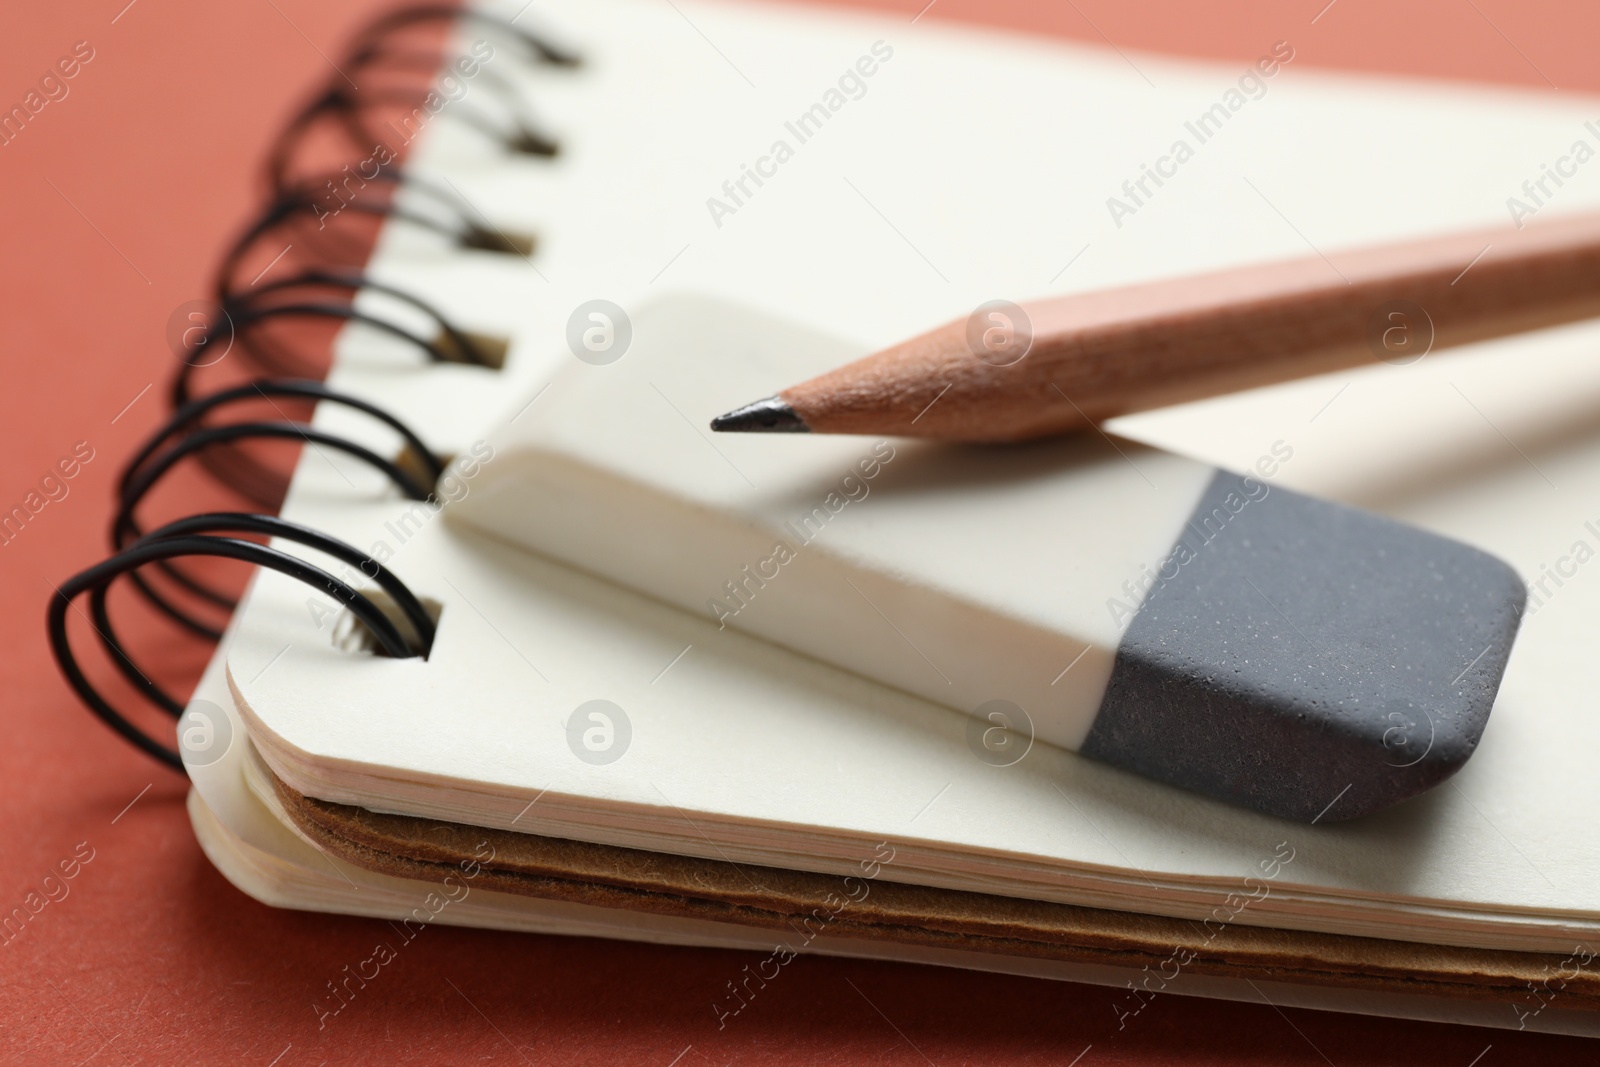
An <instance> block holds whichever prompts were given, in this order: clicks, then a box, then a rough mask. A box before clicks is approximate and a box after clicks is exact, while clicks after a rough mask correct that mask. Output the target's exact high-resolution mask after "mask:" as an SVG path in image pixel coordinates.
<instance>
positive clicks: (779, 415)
mask: <svg viewBox="0 0 1600 1067" xmlns="http://www.w3.org/2000/svg"><path fill="white" fill-rule="evenodd" d="M711 428H712V429H713V430H716V431H717V432H718V433H810V432H811V427H809V426H807V425H806V423H805V420H804V419H802V418H801V417H800V416H799V415H797V414H795V410H794V408H792V407H790V406H789V405H788V404H787V403H785V402H784V401H783V400H782V399H780V398H779V397H775V396H769V397H767V398H766V399H765V400H757V401H756V402H755V403H754V404H746V405H745V406H744V407H742V408H734V409H733V410H732V411H730V412H728V413H727V414H726V415H718V416H717V417H716V418H714V419H712V420H711Z"/></svg>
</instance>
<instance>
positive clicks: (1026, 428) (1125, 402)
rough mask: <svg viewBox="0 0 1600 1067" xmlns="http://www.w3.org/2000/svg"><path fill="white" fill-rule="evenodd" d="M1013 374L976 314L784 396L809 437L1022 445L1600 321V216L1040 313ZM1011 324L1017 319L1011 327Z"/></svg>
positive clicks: (1108, 296)
mask: <svg viewBox="0 0 1600 1067" xmlns="http://www.w3.org/2000/svg"><path fill="white" fill-rule="evenodd" d="M1021 310H1022V312H1023V313H1024V316H1025V318H1021V319H1020V320H1019V319H1018V317H1017V316H1015V315H1014V314H1013V313H1009V312H1005V311H1000V312H998V314H1000V315H1001V316H1002V318H999V319H995V320H994V322H995V324H996V326H997V328H1013V329H1016V330H1018V331H1021V330H1028V331H1029V332H1031V345H1030V346H1029V347H1028V348H1027V351H1026V355H1025V356H1023V357H1022V358H1020V359H1018V360H1016V362H1012V363H1009V365H997V364H1001V363H1005V362H1006V361H1005V359H1004V358H1003V357H1002V358H997V357H996V356H995V354H994V353H993V352H990V351H986V350H985V346H984V342H983V340H982V337H983V332H982V331H983V327H984V326H985V325H987V323H986V322H985V321H984V319H983V318H982V316H983V315H987V314H989V313H988V312H982V313H980V319H979V321H978V322H977V323H976V325H974V323H973V322H972V321H969V320H960V321H957V322H953V323H949V324H947V325H945V326H942V327H940V328H938V329H936V330H933V331H931V332H930V333H927V334H924V335H922V336H920V337H916V338H913V339H912V340H910V341H907V342H905V343H903V344H900V345H897V346H895V347H893V348H890V349H886V350H885V351H883V352H880V353H878V354H876V355H873V356H868V357H866V358H865V359H862V360H858V361H856V362H855V363H851V364H847V365H845V366H843V367H840V368H838V369H836V370H834V371H831V372H829V373H827V374H824V375H821V376H819V377H817V378H813V379H811V380H810V381H807V382H804V383H802V384H800V385H798V386H795V387H792V388H790V389H787V390H785V391H784V392H783V393H782V394H781V397H782V399H783V400H785V401H787V402H788V403H789V404H790V405H791V406H792V407H793V408H794V410H795V411H796V412H797V413H798V414H799V415H800V417H801V418H803V419H804V420H805V422H806V425H807V426H808V427H809V428H810V429H811V430H812V431H813V432H819V433H873V434H903V435H907V436H915V437H932V438H941V439H946V440H959V441H1014V440H1025V439H1028V438H1034V437H1042V436H1046V435H1049V434H1054V433H1061V432H1065V431H1070V430H1074V429H1079V428H1081V427H1083V426H1085V425H1086V424H1088V423H1090V422H1096V421H1099V420H1101V419H1105V418H1109V417H1111V416H1113V415H1119V414H1124V413H1127V412H1132V411H1141V410H1146V409H1149V408H1156V407H1164V406H1166V405H1169V404H1175V403H1181V402H1184V401H1189V400H1198V399H1201V398H1204V397H1209V396H1216V395H1219V394H1222V393H1228V392H1233V391H1235V390H1239V389H1246V388H1251V387H1255V386H1260V385H1266V384H1270V383H1273V382H1278V381H1285V380H1288V379H1292V378H1299V377H1306V376H1309V375H1313V374H1319V373H1323V372H1326V371H1331V370H1336V369H1340V368H1345V367H1354V366H1361V365H1365V364H1370V363H1374V362H1377V361H1379V360H1380V359H1381V360H1386V361H1388V362H1392V363H1405V362H1411V361H1414V360H1415V359H1417V358H1421V357H1422V356H1423V355H1425V354H1426V353H1427V352H1429V351H1431V350H1433V349H1438V348H1442V347H1445V346H1448V345H1456V344H1462V343H1465V342H1469V341H1477V340H1482V339H1485V338H1490V337H1496V336H1501V335H1505V334H1510V333H1516V332H1520V331H1523V330H1528V329H1534V328H1537V327H1541V326H1547V325H1554V324H1558V323H1564V322H1571V321H1575V320H1578V319H1582V318H1588V317H1591V316H1596V315H1600V215H1584V216H1577V217H1572V218H1566V219H1556V220H1551V221H1550V222H1547V223H1544V224H1542V225H1537V226H1535V225H1531V224H1530V225H1529V226H1528V227H1527V228H1526V229H1524V230H1522V231H1513V230H1506V229H1501V230H1495V231H1488V232H1482V233H1469V234H1457V235H1452V236H1449V237H1443V238H1437V239H1431V240H1426V241H1418V242H1413V243H1408V244H1402V245H1394V246H1388V247H1383V248H1371V249H1363V250H1359V251H1354V252H1345V253H1338V254H1331V255H1328V256H1326V257H1324V256H1321V255H1314V256H1310V257H1307V258H1305V259H1299V260H1293V261H1289V262H1282V263H1269V264H1262V265H1257V266H1251V267H1245V268H1240V269H1235V270H1229V271H1223V272H1218V273H1214V274H1207V275H1200V276H1195V277H1184V278H1176V279H1171V280H1167V281H1160V282H1153V283H1148V284H1144V285H1139V286H1132V287H1127V288H1121V289H1112V290H1104V291H1100V292H1091V293H1083V294H1076V295H1072V296H1066V297H1059V298H1055V299H1050V300H1041V301H1035V302H1032V303H1028V304H1024V305H1022V307H1021ZM1006 319H1012V320H1017V321H1010V322H1007V321H1006Z"/></svg>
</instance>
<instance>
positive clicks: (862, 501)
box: [446, 296, 1524, 821]
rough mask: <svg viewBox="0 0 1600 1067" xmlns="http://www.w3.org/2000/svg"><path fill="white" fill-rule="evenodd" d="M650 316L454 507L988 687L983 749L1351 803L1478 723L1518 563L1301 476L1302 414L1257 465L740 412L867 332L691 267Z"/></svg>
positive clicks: (856, 652) (931, 695)
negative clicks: (1042, 746)
mask: <svg viewBox="0 0 1600 1067" xmlns="http://www.w3.org/2000/svg"><path fill="white" fill-rule="evenodd" d="M632 325H633V329H632V342H631V347H630V348H629V349H628V351H627V353H626V354H625V356H624V357H623V358H621V359H620V360H618V361H615V362H612V363H609V364H605V365H594V364H591V363H589V362H587V361H584V360H582V359H578V358H574V359H572V360H571V362H570V364H569V365H568V366H567V367H566V368H565V369H563V370H561V371H560V372H558V373H557V375H556V377H555V378H554V379H553V380H552V381H551V382H550V383H549V385H548V388H547V390H544V389H541V391H540V392H539V393H538V394H537V396H538V402H537V403H536V404H532V405H529V404H519V405H518V406H517V407H516V409H515V410H517V411H518V412H519V414H517V415H516V416H514V417H513V418H512V419H511V420H509V421H508V422H507V423H506V424H504V425H503V426H501V427H499V428H498V429H496V430H495V431H494V432H493V433H491V435H490V436H489V444H490V446H491V447H492V449H493V454H494V459H493V461H492V462H489V463H485V464H484V465H483V469H482V470H481V471H480V472H479V473H478V475H477V476H476V477H475V478H474V481H473V489H472V492H471V494H470V495H469V496H468V497H466V498H465V499H463V500H461V501H460V502H459V503H458V504H455V505H452V507H451V508H450V509H448V511H447V512H446V515H447V516H448V518H449V520H450V521H452V522H455V523H460V524H466V525H470V526H474V527H477V528H478V529H480V530H483V531H487V532H488V533H490V534H492V535H494V536H495V537H497V538H500V539H502V540H505V541H509V542H512V543H515V544H519V545H522V546H524V547H527V548H530V549H532V550H534V551H536V552H539V553H541V554H543V555H546V556H551V557H554V558H556V559H559V560H562V561H564V562H566V563H568V564H571V565H573V566H576V567H579V568H581V569H583V570H586V571H589V572H590V573H594V574H599V575H601V576H603V577H605V578H608V579H610V580H611V581H614V582H616V583H618V584H620V585H623V586H626V587H628V588H631V589H635V590H638V591H640V592H643V593H645V594H647V595H649V596H651V597H654V598H656V599H658V600H661V601H665V602H667V603H669V604H674V605H677V606H678V607H681V608H683V609H684V610H686V611H690V612H694V613H697V614H699V615H701V616H702V617H704V618H707V619H708V620H711V621H713V622H714V623H716V626H717V628H718V629H730V628H731V629H738V630H742V631H744V632H745V633H748V634H753V635H756V636H759V637H762V638H765V639H767V640H769V641H772V642H774V643H775V644H778V645H781V646H783V647H785V648H788V649H792V650H794V651H796V652H799V653H802V654H804V655H807V656H812V657H815V658H817V659H820V660H822V661H824V662H827V663H831V664H833V665H835V666H838V667H842V668H844V669H846V670H849V671H853V672H855V673H857V674H860V675H863V676H865V677H868V678H870V679H873V680H875V681H877V682H880V683H883V684H885V685H889V686H893V687H895V688H898V689H901V690H905V691H908V692H911V693H914V694H916V695H918V696H921V697H924V698H926V699H928V700H930V701H933V702H935V703H938V704H941V705H944V706H945V707H948V708H954V709H956V710H958V711H961V712H964V713H966V714H969V715H972V716H974V717H975V718H976V720H978V721H977V722H975V723H974V730H973V731H972V732H971V733H970V736H971V737H974V738H977V739H979V740H977V741H975V742H973V743H974V744H976V745H977V746H978V747H977V748H975V750H974V751H975V755H977V756H978V758H980V759H984V760H985V761H986V762H987V761H991V760H992V761H994V762H1004V761H1005V760H1006V759H1010V758H1012V754H1013V753H1015V754H1019V755H1018V756H1017V758H1021V756H1020V754H1022V753H1025V752H1026V750H1027V744H1029V743H1032V742H1034V741H1039V742H1044V743H1048V744H1052V745H1057V746H1059V747H1061V748H1065V749H1069V750H1072V751H1081V752H1083V753H1085V754H1087V755H1091V756H1094V757H1096V758H1098V759H1101V760H1104V761H1106V762H1109V763H1113V764H1116V765H1119V766H1122V767H1126V768H1128V769H1130V770H1134V771H1137V772H1139V773H1141V774H1144V775H1147V776H1149V777H1152V778H1158V779H1160V780H1162V781H1166V782H1170V783H1172V784H1175V785H1179V786H1182V787H1185V788H1188V789H1192V790H1196V791H1199V792H1203V793H1206V794H1208V795H1211V796H1214V797H1217V798H1220V799H1224V800H1227V801H1230V802H1232V803H1236V804H1243V805H1248V806H1250V807H1253V808H1257V809H1259V810H1261V811H1266V812H1269V813H1272V814H1275V815H1280V816H1284V817H1287V818H1293V819H1300V820H1306V821H1310V820H1322V821H1332V820H1334V819H1337V818H1349V817H1353V816H1355V815H1358V814H1362V813H1364V812H1371V811H1376V810H1379V809H1380V808H1382V807H1385V806H1387V805H1390V804H1393V803H1395V802H1397V801H1400V800H1403V799H1405V798H1406V797H1409V796H1412V795H1415V794H1416V793H1418V792H1421V791H1422V790H1425V789H1427V788H1428V787H1429V786H1431V785H1433V784H1435V783H1437V782H1439V781H1440V780H1442V779H1443V778H1444V777H1445V776H1446V775H1448V774H1450V773H1451V772H1453V771H1454V770H1456V769H1458V768H1459V767H1460V766H1461V764H1462V762H1463V761H1464V760H1465V759H1466V758H1467V756H1469V755H1470V754H1471V752H1472V750H1473V748H1474V746H1475V745H1476V744H1477V741H1478V738H1479V736H1480V735H1481V732H1482V730H1483V726H1484V721H1485V719H1486V717H1487V715H1488V714H1489V709H1490V706H1491V705H1492V703H1493V699H1494V694H1495V691H1496V688H1497V687H1498V685H1499V681H1500V676H1501V673H1502V671H1503V669H1504V667H1505V663H1506V659H1507V657H1508V655H1509V653H1510V648H1511V641H1512V638H1513V637H1514V635H1515V633H1516V628H1517V622H1518V618H1519V613H1520V610H1521V606H1522V600H1523V595H1524V590H1523V587H1522V585H1521V583H1520V582H1519V581H1518V580H1517V578H1516V576H1515V574H1513V573H1512V571H1511V569H1510V568H1509V567H1507V566H1506V565H1505V564H1503V563H1501V562H1499V561H1498V560H1496V559H1494V558H1493V557H1491V556H1490V555H1488V554H1486V553H1484V552H1481V551H1479V550H1477V549H1473V548H1470V547H1468V546H1466V545H1463V544H1460V543H1457V542H1455V541H1451V540H1449V539H1447V538H1444V537H1441V536H1438V535H1436V534H1432V533H1428V532H1426V531H1423V530H1419V529H1416V528H1414V527H1410V526H1406V525H1403V524H1401V523H1398V522H1395V521H1393V520H1391V519H1386V518H1383V517H1380V516H1377V515H1372V514H1367V513H1363V512H1360V511H1356V510H1354V509H1351V508H1348V507H1343V506H1340V505H1336V504H1330V503H1325V502H1321V501H1317V500H1313V499H1310V498H1308V497H1305V496H1303V495H1299V494H1296V493H1293V492H1291V491H1289V490H1288V489H1286V488H1284V487H1283V486H1281V485H1279V484H1275V481H1274V479H1275V478H1277V477H1279V476H1281V474H1282V471H1283V469H1284V468H1285V467H1286V466H1287V465H1289V464H1291V463H1292V462H1293V455H1294V448H1293V444H1292V443H1291V442H1287V441H1276V442H1263V445H1262V447H1263V452H1262V455H1261V457H1260V460H1259V461H1258V462H1257V463H1256V464H1255V465H1254V466H1253V467H1252V470H1251V473H1250V474H1246V475H1234V474H1227V473H1223V472H1220V471H1218V470H1217V469H1216V468H1215V467H1213V466H1210V465H1208V464H1205V463H1200V462H1197V461H1195V460H1192V459H1188V458H1186V457H1183V456H1179V455H1174V454H1172V453H1170V452H1163V451H1160V450H1158V449H1154V448H1149V447H1145V446H1142V445H1139V444H1137V443H1135V442H1132V441H1127V440H1121V439H1117V438H1112V437H1110V436H1107V435H1103V434H1099V433H1087V434H1078V435H1070V436H1068V437H1065V438H1061V439H1057V440H1051V441H1043V442H1036V443H1033V444H1028V445H1021V446H1006V447H978V446H951V445H936V444H930V443H926V442H911V441H905V440H874V439H871V438H851V437H844V436H833V435H817V436H815V437H811V436H805V437H795V436H790V435H763V434H751V435H715V436H713V435H712V434H711V433H710V432H709V431H708V430H707V429H706V428H705V422H706V420H709V419H710V417H711V416H713V415H715V414H716V413H718V412H720V411H724V410H727V408H728V407H729V406H730V405H731V404H732V403H734V402H737V401H738V399H739V398H740V397H741V396H746V395H750V396H754V395H760V394H761V392H762V390H763V389H766V388H770V386H771V385H772V383H774V382H783V381H790V380H795V379H798V378H800V377H803V376H804V374H805V373H806V372H807V371H810V370H812V369H816V370H821V369H825V368H826V367H829V366H836V365H838V364H840V363H842V362H844V361H845V360H846V359H847V358H849V356H850V355H851V354H852V353H854V354H859V351H860V350H861V346H859V345H854V344H851V343H850V342H846V341H842V340H840V339H837V338H829V337H826V336H824V335H820V334H817V333H816V332H814V331H811V330H808V329H806V328H804V327H800V326H797V325H794V324H792V323H789V322H785V321H783V320H781V319H776V318H774V317H773V316H770V315H767V314H764V313H762V312H759V311H756V310H753V309H750V308H745V307H739V306H734V305H729V304H727V303H725V302H721V301H712V300H707V299H703V298H698V297H689V296H679V297H672V298H663V299H662V300H661V301H660V302H658V303H656V304H654V305H652V306H649V307H646V308H644V309H641V310H640V311H639V313H638V314H637V315H636V316H634V319H633V324H632ZM712 639H714V636H713V638H712ZM784 681H785V680H784V679H782V678H773V679H771V684H772V685H774V686H778V685H783V684H784ZM991 727H994V729H991ZM1007 731H1009V732H1010V734H1011V735H1012V736H1014V737H1017V738H1019V739H1020V743H1015V744H1012V743H1003V744H999V742H1003V741H1004V738H1005V737H1006V736H1007ZM990 741H995V742H997V748H998V749H999V751H988V750H987V748H986V747H985V746H987V745H988V744H989V742H990ZM840 743H841V744H848V743H849V742H848V738H841V739H840ZM1336 800H1337V803H1335V801H1336Z"/></svg>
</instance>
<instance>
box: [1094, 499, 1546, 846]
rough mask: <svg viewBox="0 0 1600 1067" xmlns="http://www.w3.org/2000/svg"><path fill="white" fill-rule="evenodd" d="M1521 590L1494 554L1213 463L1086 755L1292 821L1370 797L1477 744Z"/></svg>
mask: <svg viewBox="0 0 1600 1067" xmlns="http://www.w3.org/2000/svg"><path fill="white" fill-rule="evenodd" d="M1525 599H1526V589H1525V588H1524V586H1523V584H1522V581H1521V580H1520V579H1519V578H1518V577H1517V574H1516V572H1515V571H1513V570H1512V569H1511V567H1510V566H1509V565H1507V564H1506V563H1504V562H1502V561H1501V560H1499V559H1498V558H1496V557H1494V556H1492V555H1490V554H1488V553H1487V552H1483V551H1480V550H1479V549H1475V548H1472V547H1470V546H1468V545H1464V544H1461V543H1460V542H1458V541H1452V540H1450V539H1448V538H1445V537H1441V536H1438V535H1436V534H1431V533H1427V532H1426V531H1423V530H1419V529H1416V528H1415V527H1411V526H1406V525H1404V524H1402V523H1399V522H1395V521H1394V520H1391V519H1386V518H1383V517H1381V516H1378V515H1372V514H1369V513H1367V512H1363V511H1358V510H1356V509H1354V508H1349V507H1345V506H1343V505H1340V504H1333V503H1329V502H1327V501H1322V500H1316V499H1313V498H1311V497H1308V496H1304V495H1302V494H1299V493H1294V492H1290V491H1288V490H1286V489H1278V488H1271V487H1269V486H1267V485H1266V483H1264V482H1261V481H1259V480H1257V479H1255V478H1247V477H1241V476H1240V475H1236V474H1231V473H1228V472H1226V471H1219V472H1218V474H1217V476H1216V477H1215V478H1214V479H1213V480H1212V482H1211V484H1210V486H1209V487H1208V488H1207V490H1206V492H1205V495H1204V496H1203V497H1202V498H1201V501H1200V504H1199V506H1198V507H1197V508H1196V509H1195V512H1194V514H1193V515H1192V516H1191V517H1190V520H1189V522H1188V524H1187V526H1186V528H1185V532H1184V534H1183V536H1182V537H1181V538H1180V539H1179V541H1178V543H1177V544H1176V545H1175V546H1174V548H1173V552H1172V554H1171V555H1170V556H1168V557H1167V559H1166V560H1165V561H1164V562H1163V565H1162V567H1161V568H1160V570H1159V572H1158V573H1157V574H1156V577H1155V581H1154V584H1152V586H1151V587H1150V589H1149V591H1148V592H1147V593H1146V595H1145V598H1144V601H1143V603H1142V604H1141V605H1140V607H1139V609H1138V612H1137V614H1136V615H1135V616H1134V618H1133V620H1132V621H1131V622H1130V624H1129V627H1128V630H1127V632H1126V634H1125V635H1124V636H1123V639H1122V642H1121V643H1120V644H1119V645H1118V647H1117V654H1116V660H1115V663H1114V665H1113V667H1112V671H1111V680H1110V683H1109V685H1108V686H1107V689H1106V694H1105V698H1104V700H1103V701H1102V703H1101V706H1100V710H1099V712H1098V714H1097V715H1096V718H1095V720H1094V724H1093V726H1092V727H1091V728H1090V731H1089V736H1088V739H1087V740H1086V741H1085V743H1084V746H1083V748H1082V752H1083V753H1084V754H1085V755H1088V756H1092V757H1094V758H1096V759H1100V760H1104V761H1106V762H1108V763H1112V764H1116V765H1118V766H1121V767H1125V768H1127V769H1129V770H1133V771H1136V772H1138V773H1139V774H1143V775H1146V776H1148V777H1151V778H1156V779H1160V780H1162V781H1166V782H1171V783H1173V784H1175V785H1179V786H1184V787H1186V788H1189V789H1194V790H1196V791H1198V792H1201V793H1205V794H1208V795H1210V796H1213V797H1219V798H1222V799H1225V800H1229V801H1232V802H1234V803H1237V804H1242V805H1245V806H1247V807H1251V808H1255V809H1257V810H1259V811H1264V812H1267V813H1268V814H1271V815H1278V816H1282V817H1284V818H1289V819H1295V820H1299V821H1302V822H1331V821H1334V820H1339V819H1350V818H1354V817H1356V816H1360V815H1366V814H1370V813H1372V812H1375V811H1379V810H1381V809H1383V808H1387V807H1389V806H1391V805H1393V804H1396V803H1399V802H1400V801H1402V800H1406V799H1407V798H1409V797H1413V796H1416V795H1417V794H1418V793H1421V792H1423V791H1425V790H1427V789H1429V788H1431V787H1433V786H1435V785H1437V784H1439V783H1440V782H1442V781H1444V780H1445V779H1446V778H1448V777H1450V775H1452V774H1454V773H1455V772H1456V771H1458V770H1460V769H1461V766H1462V765H1463V764H1464V763H1465V762H1466V761H1467V758H1468V757H1469V756H1471V755H1472V753H1473V751H1474V750H1475V749H1476V747H1477V744H1478V739H1479V738H1480V737H1481V736H1482V734H1483V729H1484V725H1485V723H1486V722H1487V721H1488V718H1489V710H1490V707H1491V706H1492V705H1493V703H1494V697H1495V692H1496V691H1497V690H1498V689H1499V687H1500V678H1501V675H1502V674H1503V673H1504V671H1505V666H1506V660H1507V659H1508V658H1509V656H1510V654H1511V644H1512V640H1513V638H1514V637H1515V636H1516V632H1517V625H1518V623H1519V622H1520V620H1521V617H1522V607H1523V602H1524V600H1525Z"/></svg>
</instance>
